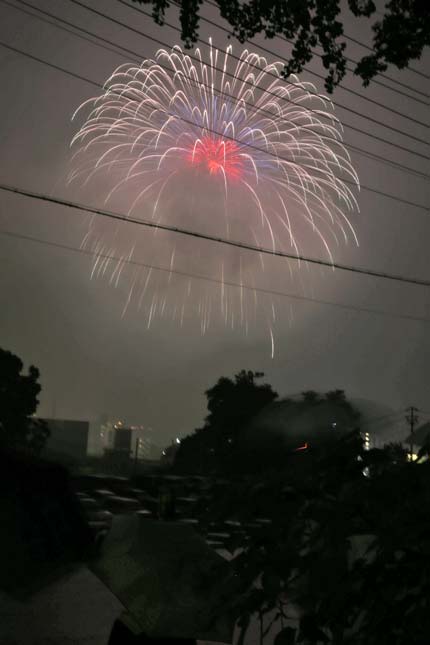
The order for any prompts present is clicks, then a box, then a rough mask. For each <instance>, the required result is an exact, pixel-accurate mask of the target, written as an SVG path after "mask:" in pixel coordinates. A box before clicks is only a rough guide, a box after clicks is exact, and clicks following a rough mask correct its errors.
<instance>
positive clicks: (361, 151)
mask: <svg viewBox="0 0 430 645" xmlns="http://www.w3.org/2000/svg"><path fill="white" fill-rule="evenodd" d="M16 1H17V2H20V3H21V4H25V5H26V6H28V7H31V8H32V9H34V10H36V11H38V12H40V13H41V14H44V15H46V16H49V17H50V18H54V19H55V20H58V21H60V22H61V23H63V24H66V25H68V26H69V27H73V28H74V29H77V30H79V31H81V32H82V33H84V34H87V35H90V36H92V37H93V38H97V39H98V40H100V41H102V42H104V43H108V44H109V45H112V47H116V48H117V49H121V50H123V51H124V52H126V53H127V54H128V55H130V54H131V55H132V56H135V58H136V62H140V61H141V60H142V57H141V55H140V54H138V53H137V52H135V51H134V50H132V49H129V48H127V47H123V46H122V45H118V44H116V43H114V42H113V41H111V40H109V39H107V38H104V37H102V36H99V35H97V34H95V33H94V32H91V31H89V30H87V29H84V28H82V27H80V26H78V25H75V24H74V23H72V22H70V21H68V20H64V19H63V18H59V17H58V16H56V15H55V14H52V13H49V12H47V11H44V10H42V9H38V8H37V7H35V6H34V5H32V4H30V3H28V2H25V0H16ZM0 2H2V3H3V4H6V5H8V6H10V7H12V8H14V9H16V10H18V11H21V12H23V13H25V14H28V15H30V16H32V17H33V18H36V19H37V20H41V21H42V22H47V23H48V24H50V25H53V26H54V27H57V28H58V29H62V30H64V31H66V32H67V33H70V34H72V35H74V36H76V37H78V38H82V39H84V40H86V41H88V42H89V43H91V44H92V45H95V46H97V47H101V48H103V49H106V50H107V51H110V52H113V53H115V54H117V55H119V56H121V55H122V54H121V52H119V51H117V50H115V49H112V48H111V47H108V46H106V45H102V44H100V43H97V42H95V41H93V40H91V39H89V38H86V37H85V36H82V35H81V34H79V33H76V32H74V31H71V30H70V29H67V28H66V27H63V26H62V25H59V24H56V23H55V22H52V21H51V20H47V19H46V18H44V17H42V16H39V15H37V14H33V13H31V12H30V11H27V10H26V9H23V8H22V7H17V6H16V5H14V4H12V3H11V2H9V1H8V0H0ZM38 60H40V59H38ZM158 65H160V67H162V68H163V69H166V70H167V71H170V68H168V67H167V66H166V65H163V64H162V63H160V62H158ZM184 76H185V77H186V78H187V79H188V80H189V81H190V82H191V83H192V84H194V85H195V86H196V87H200V86H204V87H206V88H208V89H210V90H211V91H214V92H215V93H216V94H217V95H218V96H220V97H222V96H229V97H230V96H231V95H229V94H226V93H225V92H221V91H219V90H213V88H212V87H209V86H208V85H207V84H205V83H199V82H197V81H195V79H193V78H192V77H190V76H188V75H186V74H184ZM242 102H243V103H244V104H245V105H246V106H248V107H249V108H250V109H252V110H253V111H254V112H255V113H256V112H261V113H263V114H268V115H269V116H270V117H271V118H272V116H273V114H272V113H271V112H269V110H265V109H264V108H257V107H255V106H254V105H252V104H251V103H249V102H248V101H244V100H243V99H242ZM282 120H283V121H287V119H285V118H282ZM304 128H305V129H309V130H310V131H313V130H312V128H306V126H304ZM324 137H325V138H328V139H333V140H334V141H335V142H336V143H338V140H337V139H336V138H334V137H326V135H324ZM343 145H344V146H345V147H346V148H349V149H350V150H353V151H354V152H356V153H358V154H360V155H362V156H365V157H367V158H371V159H374V160H375V161H378V162H380V163H385V164H386V165H389V166H391V167H393V168H398V169H400V170H403V171H405V172H409V173H411V174H413V175H415V176H418V177H421V178H424V179H429V178H430V176H429V175H428V174H426V173H425V172H422V171H419V170H416V169H415V168H411V167H409V166H406V165H404V164H401V163H399V162H396V161H392V160H389V159H386V158H385V157H382V156H381V155H377V154H376V153H372V152H369V151H366V150H364V149H362V148H359V147H358V146H353V145H351V144H347V143H343Z"/></svg>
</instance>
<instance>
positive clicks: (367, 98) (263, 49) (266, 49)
mask: <svg viewBox="0 0 430 645" xmlns="http://www.w3.org/2000/svg"><path fill="white" fill-rule="evenodd" d="M117 1H118V2H120V3H121V4H123V5H125V6H127V7H129V8H130V9H134V10H135V11H138V12H140V13H143V14H144V15H146V16H148V17H149V16H150V15H151V14H149V13H148V12H146V11H144V10H143V9H138V8H137V7H134V6H133V5H129V4H128V3H127V2H125V0H117ZM206 2H207V4H209V5H211V6H212V7H216V6H217V5H216V4H215V3H214V2H211V1H210V0H206ZM173 3H174V4H175V5H176V6H177V7H180V5H179V4H178V1H177V0H173ZM200 20H201V21H203V22H206V23H207V24H210V25H212V26H213V27H215V28H216V29H220V30H221V31H223V32H224V33H227V34H229V35H231V31H230V30H229V29H227V28H226V27H223V26H222V25H220V24H219V23H218V22H216V21H214V20H211V19H210V18H206V17H205V16H200ZM164 24H166V25H167V26H169V27H171V28H172V29H177V31H181V30H180V29H179V28H176V27H174V26H173V25H171V24H169V23H167V22H165V23H164ZM275 37H276V38H277V39H278V40H281V41H284V40H285V42H287V43H289V44H291V45H294V41H293V40H290V39H289V38H285V37H284V38H283V37H282V36H278V35H277V36H275ZM198 40H199V41H201V42H204V41H202V39H201V38H198ZM244 42H246V43H249V44H250V45H253V46H254V47H257V48H258V49H261V50H262V51H264V52H265V53H267V54H270V55H271V56H274V57H275V58H277V57H278V54H276V52H274V51H272V50H271V49H269V48H267V47H263V46H262V45H258V44H257V43H254V41H252V40H249V39H245V41H244ZM312 54H313V55H314V56H317V57H318V58H323V55H322V54H320V53H319V52H316V51H313V52H312ZM345 58H346V60H349V61H351V62H353V63H356V61H353V60H352V59H349V58H347V57H345ZM303 69H304V70H306V71H307V72H308V73H309V74H311V75H312V76H316V77H317V78H319V79H321V80H323V81H324V80H325V78H324V76H323V75H322V74H318V73H317V72H314V71H313V70H311V69H309V67H306V65H304V66H303ZM347 69H348V70H349V71H354V70H352V69H351V68H347ZM390 80H391V79H390ZM287 82H288V81H287ZM290 82H291V81H290ZM293 84H294V83H293ZM382 86H383V87H388V89H392V88H390V87H389V86H386V85H385V84H384V83H382ZM340 87H342V89H343V90H344V91H345V92H349V93H350V94H353V95H354V96H358V97H360V98H362V99H364V100H365V101H369V102H370V103H373V104H374V105H378V106H379V107H382V108H384V109H385V110H389V111H390V112H393V114H397V115H398V116H401V117H403V118H405V119H408V120H409V121H412V122H415V123H417V124H419V125H422V126H424V127H426V128H428V127H430V126H429V125H428V124H427V123H423V122H422V121H419V120H418V119H414V118H413V117H410V116H408V115H406V114H404V113H403V112H400V111H398V110H395V109H394V108H392V107H389V106H387V105H385V104H384V103H380V102H379V101H376V100H375V99H371V98H370V97H368V96H365V95H364V94H362V93H361V92H357V91H356V90H353V89H351V88H349V87H345V86H344V85H341V86H340ZM410 89H412V90H413V91H414V92H417V93H418V94H422V93H421V92H419V91H418V90H415V89H414V88H410ZM393 91H396V90H393ZM402 94H403V92H402ZM423 96H425V97H427V98H430V97H429V96H428V95H427V94H423ZM409 98H411V99H413V100H418V101H419V102H420V103H421V102H422V103H424V104H425V105H427V106H428V105H429V103H427V102H424V101H421V100H419V99H415V97H411V96H410V97H409ZM335 105H338V106H339V107H342V108H344V109H346V110H348V109H349V108H347V107H346V106H344V105H342V104H341V103H337V104H336V103H335Z"/></svg>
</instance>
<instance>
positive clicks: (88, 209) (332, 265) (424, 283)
mask: <svg viewBox="0 0 430 645" xmlns="http://www.w3.org/2000/svg"><path fill="white" fill-rule="evenodd" d="M0 190H4V191H5V192H9V193H15V194H18V195H22V196H24V197H29V198H31V199H37V200H39V201H44V202H50V203H52V204H57V205H60V206H66V207H68V208H73V209H76V210H79V211H82V212H85V213H91V214H92V215H97V216H100V217H106V218H108V219H112V220H116V221H120V222H125V223H127V224H136V225H138V226H144V227H147V228H151V229H157V230H162V231H168V232H170V233H176V234H180V235H185V236H187V237H193V238H197V239H201V240H207V241H209V242H216V243H217V244H223V245H225V246H233V247H236V248H239V249H244V250H246V251H252V252H255V253H260V254H263V255H271V256H274V257H282V258H286V259H290V260H295V261H298V262H304V263H308V264H315V265H318V266H323V267H326V268H329V269H333V270H334V269H339V270H340V271H348V272H350V273H357V274H360V275H368V276H371V277H374V278H381V279H384V280H392V281H394V282H403V283H406V284H413V285H416V286H421V287H430V280H422V279H420V278H409V277H406V276H402V275H397V274H393V273H386V272H383V271H374V270H372V269H366V268H362V267H355V266H350V265H347V264H340V263H338V262H329V261H328V260H322V259H319V258H311V257H307V256H304V255H299V254H297V255H294V254H293V253H287V252H285V251H280V250H276V249H268V248H265V247H262V246H256V245H253V244H247V243H245V242H240V241H238V240H228V239H226V238H223V237H216V236H214V235H208V234H206V233H199V232H197V231H193V230H190V229H185V228H180V227H178V226H169V225H168V224H160V223H155V222H150V221H148V220H143V219H137V218H134V217H129V216H126V215H121V214H119V213H114V212H112V211H106V210H103V209H99V208H94V207H92V206H84V205H82V204H78V203H77V202H72V201H69V200H64V199H60V198H58V197H52V196H49V195H46V194H43V193H36V192H33V191H30V190H25V189H23V188H18V187H16V186H8V185H6V184H0Z"/></svg>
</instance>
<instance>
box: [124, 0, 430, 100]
mask: <svg viewBox="0 0 430 645" xmlns="http://www.w3.org/2000/svg"><path fill="white" fill-rule="evenodd" d="M134 2H138V3H140V4H151V5H152V16H153V18H154V20H155V22H156V23H157V24H159V25H162V24H163V23H164V20H165V16H166V12H167V10H168V9H169V8H170V6H171V5H173V6H179V7H180V22H181V36H182V40H183V42H184V44H185V47H187V48H190V47H192V46H193V45H194V44H195V43H196V42H197V40H198V36H199V25H200V20H201V18H200V8H201V6H202V5H204V4H205V3H204V2H203V0H177V1H176V0H175V1H174V2H170V1H169V0H134ZM206 2H207V4H210V5H211V6H216V7H217V9H218V11H219V14H220V16H221V17H222V18H223V19H224V20H225V21H226V23H227V25H229V27H230V31H231V35H232V36H235V37H236V38H237V39H238V40H239V41H240V42H241V43H244V42H246V41H248V40H249V39H252V38H253V37H254V36H256V35H257V34H263V35H264V36H265V37H266V38H268V39H272V38H274V37H276V36H282V37H284V38H286V39H287V40H288V41H289V42H291V43H292V45H293V49H292V52H291V55H290V57H289V59H288V60H286V61H285V68H284V74H285V76H286V77H288V76H289V75H290V74H292V73H300V72H301V71H302V69H303V67H304V66H305V65H306V63H308V62H309V61H310V60H311V59H312V58H313V56H314V55H315V52H314V48H315V47H320V48H322V55H321V59H322V63H323V65H324V67H325V68H326V69H327V77H326V88H327V90H328V91H329V92H331V91H333V88H334V87H335V86H336V85H338V84H339V83H340V81H341V80H342V78H343V77H344V76H345V74H346V71H347V57H346V42H345V39H344V29H343V22H342V18H341V16H340V12H341V8H342V4H343V3H341V1H340V0H302V1H300V2H297V0H283V1H282V2H280V1H279V0H264V1H263V0H248V1H245V2H242V1H241V0H213V1H209V0H206ZM348 7H349V10H350V11H351V12H352V13H353V14H354V16H355V17H356V18H363V17H364V18H367V19H370V20H372V24H371V27H372V31H373V43H372V48H371V51H370V53H369V54H368V55H366V56H364V57H363V58H361V59H360V60H359V61H357V62H356V63H355V61H353V63H354V64H355V68H354V73H355V74H356V75H358V76H360V77H361V78H362V80H363V84H364V85H368V84H369V82H370V80H371V79H372V78H373V77H374V76H376V74H378V73H379V72H383V71H385V70H386V69H387V67H388V66H389V65H395V66H396V67H398V68H399V69H402V68H405V67H407V66H408V64H409V62H410V61H411V60H414V59H419V58H420V56H421V54H422V51H423V49H424V47H426V46H428V45H429V44H430V11H429V10H428V2H427V0H390V1H389V2H387V4H386V6H385V12H384V14H383V15H382V17H381V16H380V14H379V12H377V11H376V6H375V3H374V2H373V0H348Z"/></svg>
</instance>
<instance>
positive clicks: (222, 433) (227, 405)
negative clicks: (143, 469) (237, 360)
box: [175, 370, 278, 472]
mask: <svg viewBox="0 0 430 645" xmlns="http://www.w3.org/2000/svg"><path fill="white" fill-rule="evenodd" d="M263 376H264V373H263V372H252V371H245V370H242V371H241V372H239V373H238V374H236V375H235V377H234V378H233V379H230V378H226V377H221V378H220V379H218V381H217V383H216V384H215V385H214V386H213V387H212V388H210V389H209V390H207V391H206V392H205V394H206V398H207V401H208V403H207V407H208V412H209V414H208V416H207V417H206V419H205V425H204V426H203V428H199V429H198V430H196V432H195V433H194V434H192V435H190V436H188V437H186V438H185V439H183V440H182V442H181V445H180V448H179V450H178V453H177V455H176V460H175V466H176V468H178V469H180V470H191V471H192V470H199V471H205V472H207V470H208V469H209V471H210V472H211V471H212V472H215V471H226V470H227V471H231V470H232V469H234V468H235V464H236V463H237V460H238V459H239V455H238V454H237V446H238V441H239V438H240V435H241V432H242V430H243V429H244V428H245V427H246V426H247V424H248V423H249V421H250V420H251V419H252V418H253V417H255V416H256V415H257V413H258V412H259V411H260V410H261V409H262V408H264V407H265V406H266V405H268V404H269V403H271V402H272V401H274V400H275V399H276V398H277V396H278V394H277V393H276V392H275V391H274V390H273V389H272V387H271V385H268V384H267V383H263V384H260V383H258V382H257V381H258V380H259V379H261V378H262V377H263Z"/></svg>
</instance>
